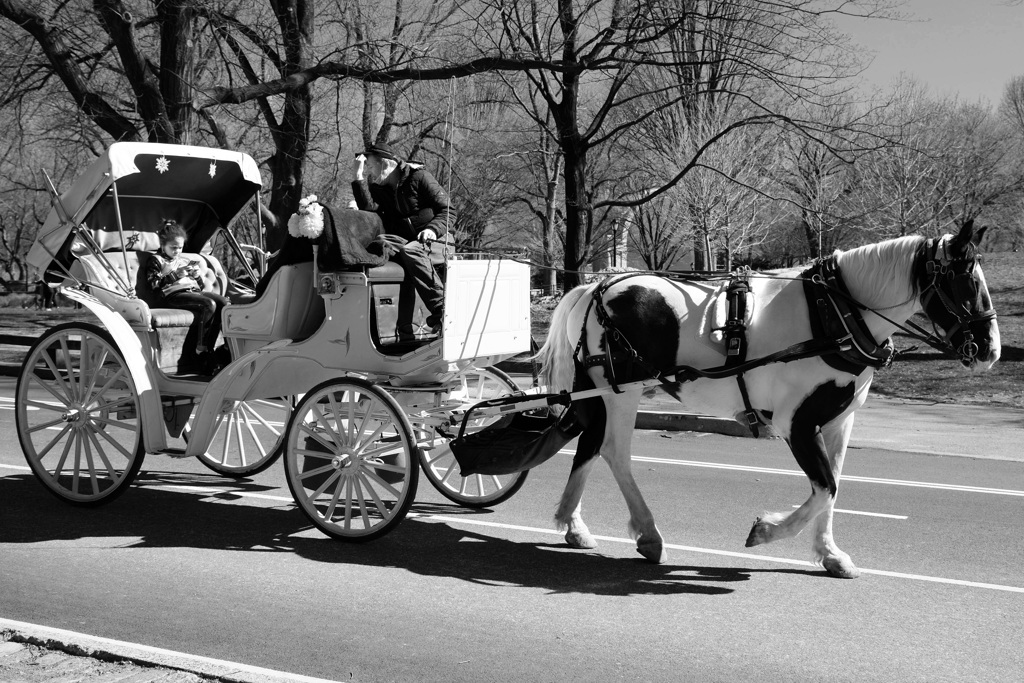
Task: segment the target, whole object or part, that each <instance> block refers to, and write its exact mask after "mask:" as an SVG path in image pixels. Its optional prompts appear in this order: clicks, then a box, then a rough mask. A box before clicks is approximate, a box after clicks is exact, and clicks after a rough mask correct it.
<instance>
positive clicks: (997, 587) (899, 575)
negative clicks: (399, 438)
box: [408, 512, 1024, 593]
mask: <svg viewBox="0 0 1024 683" xmlns="http://www.w3.org/2000/svg"><path fill="white" fill-rule="evenodd" d="M408 516H409V517H418V518H420V519H434V520H437V521H439V522H446V523H449V524H469V525H473V526H486V527H493V528H497V529H509V530H514V531H531V532H535V533H539V534H547V535H553V536H562V535H563V534H564V532H562V531H555V530H553V529H542V528H539V527H530V526H519V525H516V524H502V523H500V522H485V521H483V520H478V519H465V518H462V517H446V516H444V515H433V514H420V513H416V512H410V513H409V515H408ZM594 538H596V539H597V540H599V541H608V542H610V543H625V544H628V545H635V543H636V541H634V540H632V539H629V538H616V537H614V536H598V535H596V534H595V535H594ZM665 547H666V548H671V549H672V550H682V551H684V552H691V553H701V554H703V555H719V556H722V557H735V558H739V559H743V560H757V561H760V562H777V563H780V564H795V565H799V566H801V567H818V565H816V564H814V563H813V562H808V561H806V560H794V559H792V558H788V557H773V556H771V555H754V554H753V553H737V552H733V551H731V550H715V549H714V548H697V547H695V546H689V545H677V544H675V543H666V544H665ZM860 571H861V573H863V574H874V575H876V576H888V577H890V578H894V579H909V580H913V581H926V582H929V583H941V584H947V585H951V586H965V587H967V588H984V589H987V590H994V591H1004V592H1007V593H1024V588H1022V587H1019V586H1004V585H1001V584H998V583H982V582H979V581H964V580H962V579H947V578H943V577H941V576H925V575H923V574H906V573H903V572H890V571H885V570H884V569H864V568H861V570H860Z"/></svg>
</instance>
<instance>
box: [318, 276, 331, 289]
mask: <svg viewBox="0 0 1024 683" xmlns="http://www.w3.org/2000/svg"><path fill="white" fill-rule="evenodd" d="M317 291H318V293H319V294H334V278H333V277H331V276H330V275H322V276H321V277H320V284H319V285H317Z"/></svg>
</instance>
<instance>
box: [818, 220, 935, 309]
mask: <svg viewBox="0 0 1024 683" xmlns="http://www.w3.org/2000/svg"><path fill="white" fill-rule="evenodd" d="M924 249H925V238H924V237H922V236H920V235H911V236H909V237H897V238H895V239H891V240H885V241H884V242H876V243H875V244H867V245H864V246H863V247H856V248H854V249H850V250H849V251H837V252H836V253H835V256H836V262H837V263H838V265H839V268H840V270H841V271H842V273H843V278H844V279H845V280H846V281H847V283H848V284H849V283H861V288H867V289H868V290H872V289H874V290H878V285H879V284H883V283H886V282H891V283H894V284H895V285H896V286H899V287H902V288H903V291H897V292H894V293H893V294H894V295H895V297H899V298H900V300H902V299H903V298H909V297H911V296H917V294H918V293H919V292H918V283H917V278H916V277H915V269H914V264H916V263H917V262H918V260H919V259H920V257H921V256H922V254H923V252H924ZM855 286H856V285H855ZM871 303H872V304H873V305H881V304H882V303H894V302H877V301H876V302H871Z"/></svg>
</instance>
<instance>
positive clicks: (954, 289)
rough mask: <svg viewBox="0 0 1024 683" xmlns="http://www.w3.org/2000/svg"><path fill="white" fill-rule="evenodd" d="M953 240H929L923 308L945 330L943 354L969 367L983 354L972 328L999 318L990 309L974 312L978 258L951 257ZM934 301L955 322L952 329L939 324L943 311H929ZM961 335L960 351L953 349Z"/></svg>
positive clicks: (950, 326)
mask: <svg viewBox="0 0 1024 683" xmlns="http://www.w3.org/2000/svg"><path fill="white" fill-rule="evenodd" d="M949 240H950V237H949V236H948V235H946V236H943V237H942V238H940V239H938V240H934V239H929V240H928V242H927V243H926V246H925V258H926V259H927V260H926V261H925V263H924V268H923V273H922V274H921V277H920V281H919V286H920V289H921V306H922V307H923V308H924V309H925V312H926V313H928V317H929V318H930V319H932V325H933V326H935V325H938V326H940V327H942V328H943V330H944V333H943V335H942V345H941V347H942V348H943V350H945V351H948V352H951V353H954V354H956V355H957V356H959V358H960V360H961V361H963V362H964V363H965V364H970V363H971V362H973V361H974V360H975V359H976V358H977V356H978V352H979V350H980V349H979V347H978V344H977V343H976V342H975V341H974V331H973V330H972V329H971V326H972V325H973V324H975V323H980V322H988V321H989V320H992V319H993V318H995V317H996V311H995V309H994V308H991V305H989V307H988V308H986V309H984V310H981V311H979V312H977V313H974V312H972V308H973V306H974V303H975V302H976V301H977V300H978V284H977V281H976V279H975V275H974V271H975V268H976V267H977V265H978V256H977V255H976V254H974V253H972V252H971V251H969V252H968V254H967V255H964V256H953V257H951V256H950V255H949V251H948V242H949ZM933 297H934V298H937V299H938V300H939V302H940V303H941V304H942V308H943V309H945V311H946V313H948V314H949V315H948V316H947V317H951V318H952V319H953V320H952V321H951V322H950V324H949V325H948V326H947V325H945V324H944V322H943V321H942V320H936V317H937V316H938V315H941V309H940V312H939V313H938V314H937V313H935V312H931V311H929V310H928V307H929V304H930V303H931V300H932V298H933ZM957 333H960V334H962V335H963V341H962V342H961V343H960V345H959V347H956V346H954V345H953V337H954V335H956V334H957Z"/></svg>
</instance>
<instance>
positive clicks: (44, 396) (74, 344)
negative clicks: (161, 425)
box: [15, 323, 145, 506]
mask: <svg viewBox="0 0 1024 683" xmlns="http://www.w3.org/2000/svg"><path fill="white" fill-rule="evenodd" d="M140 409H141V406H140V401H139V394H138V392H137V391H136V389H135V382H134V381H133V380H132V375H131V372H130V371H129V370H128V366H127V364H126V363H125V360H124V356H122V355H121V352H120V350H119V349H118V347H117V345H116V344H115V343H114V340H113V338H112V337H111V336H110V334H109V333H108V332H107V331H106V330H104V329H103V328H101V327H99V326H97V325H93V324H90V323H68V324H65V325H58V326H56V327H53V328H51V329H50V330H48V331H47V332H46V333H45V334H44V335H43V336H42V337H40V338H39V339H38V340H37V341H36V343H35V344H33V345H32V347H31V348H30V349H29V351H28V354H27V355H26V356H25V363H24V365H22V368H21V374H20V375H19V377H18V388H17V391H16V393H15V421H16V422H17V425H18V438H19V439H20V441H21V449H22V451H23V452H24V453H25V459H26V460H27V461H28V464H29V467H31V468H32V472H33V473H34V474H35V475H36V478H38V479H39V481H40V482H42V483H43V485H44V486H45V487H46V489H47V490H48V491H50V493H52V494H53V495H55V496H57V497H58V498H60V499H61V500H64V501H65V502H68V503H71V504H73V505H81V506H96V505H101V504H103V503H109V502H110V501H112V500H114V499H115V498H117V497H118V496H119V495H121V494H122V493H124V491H125V490H126V489H127V488H128V486H129V485H130V484H131V483H132V481H133V480H134V479H135V475H136V474H138V472H139V468H140V467H142V460H143V457H144V456H145V448H144V446H143V441H142V420H141V417H140V415H139V412H140Z"/></svg>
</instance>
